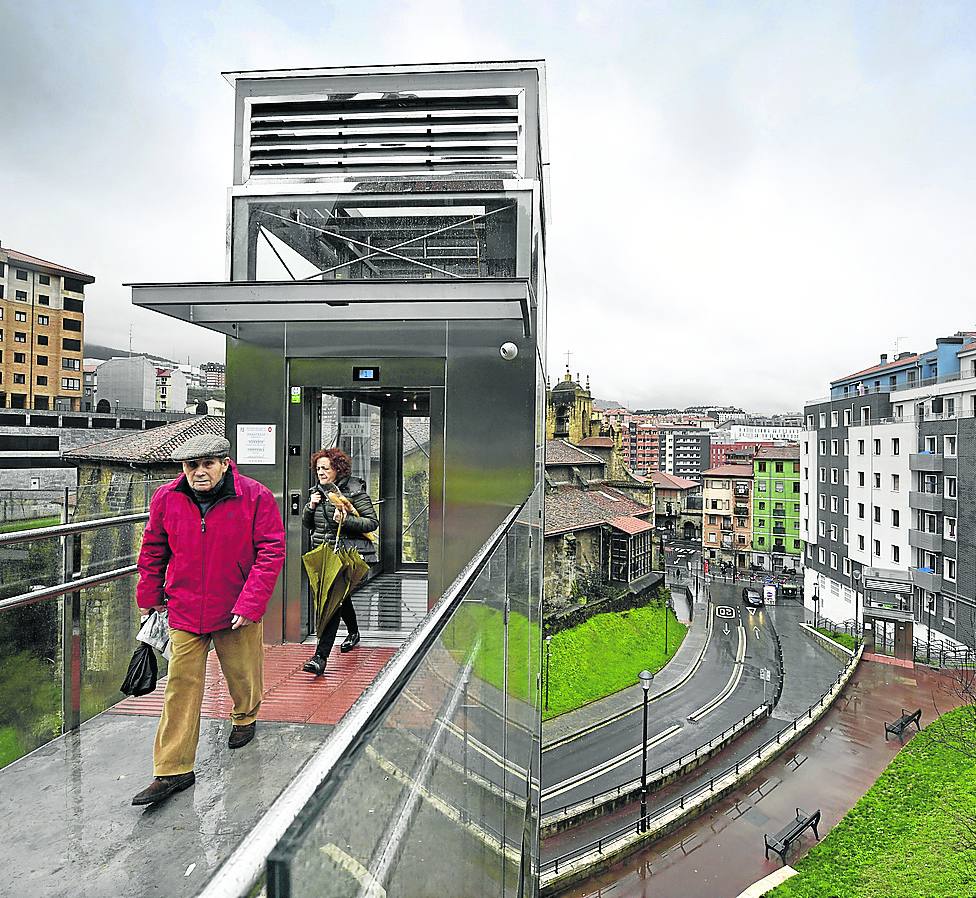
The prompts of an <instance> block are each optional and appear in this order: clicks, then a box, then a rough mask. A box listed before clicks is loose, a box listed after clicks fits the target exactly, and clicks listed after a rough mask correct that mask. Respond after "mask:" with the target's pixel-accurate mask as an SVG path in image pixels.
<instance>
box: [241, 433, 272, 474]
mask: <svg viewBox="0 0 976 898" xmlns="http://www.w3.org/2000/svg"><path fill="white" fill-rule="evenodd" d="M275 429H276V425H274V424H238V425H237V463H238V464H239V465H273V464H274V463H275Z"/></svg>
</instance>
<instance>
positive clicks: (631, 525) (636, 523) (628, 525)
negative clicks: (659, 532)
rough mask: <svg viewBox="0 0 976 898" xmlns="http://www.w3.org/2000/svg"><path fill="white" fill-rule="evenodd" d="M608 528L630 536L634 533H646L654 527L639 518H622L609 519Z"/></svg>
mask: <svg viewBox="0 0 976 898" xmlns="http://www.w3.org/2000/svg"><path fill="white" fill-rule="evenodd" d="M610 526H611V527H616V528H617V530H622V531H623V532H624V533H629V534H630V535H631V536H633V535H634V534H635V533H646V532H647V531H648V530H653V529H654V525H653V524H652V523H651V522H650V521H642V520H641V519H640V518H630V517H624V516H621V517H619V518H611V519H610Z"/></svg>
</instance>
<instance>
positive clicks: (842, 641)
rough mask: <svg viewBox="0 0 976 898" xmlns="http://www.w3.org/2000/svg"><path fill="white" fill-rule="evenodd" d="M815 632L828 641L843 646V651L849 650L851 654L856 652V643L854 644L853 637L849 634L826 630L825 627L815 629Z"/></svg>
mask: <svg viewBox="0 0 976 898" xmlns="http://www.w3.org/2000/svg"><path fill="white" fill-rule="evenodd" d="M817 632H818V633H822V634H823V635H824V636H826V637H827V638H828V639H833V640H834V642H836V643H838V644H839V645H842V646H844V648H845V649H850V650H851V651H852V652H853V651H856V650H857V643H856V642H854V637H853V636H851V635H850V633H844V632H843V631H841V632H838V631H837V630H828V629H827V628H826V627H817Z"/></svg>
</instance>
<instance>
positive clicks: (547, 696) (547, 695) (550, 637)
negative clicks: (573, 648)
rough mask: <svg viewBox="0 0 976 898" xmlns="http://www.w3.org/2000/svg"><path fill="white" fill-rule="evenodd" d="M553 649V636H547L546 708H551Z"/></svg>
mask: <svg viewBox="0 0 976 898" xmlns="http://www.w3.org/2000/svg"><path fill="white" fill-rule="evenodd" d="M551 651H552V636H551V635H549V636H547V637H546V710H547V711H548V710H549V655H550V652H551Z"/></svg>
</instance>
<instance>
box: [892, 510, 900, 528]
mask: <svg viewBox="0 0 976 898" xmlns="http://www.w3.org/2000/svg"><path fill="white" fill-rule="evenodd" d="M891 526H892V527H901V514H900V512H899V511H898V509H897V508H893V509H891Z"/></svg>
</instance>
